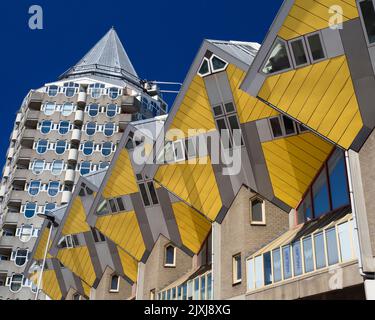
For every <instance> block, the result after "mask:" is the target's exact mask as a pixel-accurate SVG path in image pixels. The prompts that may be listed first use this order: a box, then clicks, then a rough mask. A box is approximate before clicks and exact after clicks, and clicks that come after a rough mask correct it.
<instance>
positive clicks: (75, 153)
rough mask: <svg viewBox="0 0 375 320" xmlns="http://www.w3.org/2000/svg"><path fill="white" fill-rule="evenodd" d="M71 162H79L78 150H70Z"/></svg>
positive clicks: (69, 158) (69, 157)
mask: <svg viewBox="0 0 375 320" xmlns="http://www.w3.org/2000/svg"><path fill="white" fill-rule="evenodd" d="M68 160H69V161H77V160H78V150H77V149H70V150H69V155H68Z"/></svg>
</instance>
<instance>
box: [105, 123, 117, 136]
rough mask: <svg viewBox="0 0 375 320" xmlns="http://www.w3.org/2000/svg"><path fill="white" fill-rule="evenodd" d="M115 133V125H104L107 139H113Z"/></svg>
mask: <svg viewBox="0 0 375 320" xmlns="http://www.w3.org/2000/svg"><path fill="white" fill-rule="evenodd" d="M114 133H115V124H114V123H106V124H105V125H104V135H105V136H106V137H111V136H113V134H114Z"/></svg>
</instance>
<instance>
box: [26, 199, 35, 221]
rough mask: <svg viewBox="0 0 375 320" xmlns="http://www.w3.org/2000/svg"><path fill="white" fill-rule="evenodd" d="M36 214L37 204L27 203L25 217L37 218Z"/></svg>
mask: <svg viewBox="0 0 375 320" xmlns="http://www.w3.org/2000/svg"><path fill="white" fill-rule="evenodd" d="M35 213H36V203H31V202H29V203H26V206H25V217H26V218H27V219H31V218H33V217H34V216H35Z"/></svg>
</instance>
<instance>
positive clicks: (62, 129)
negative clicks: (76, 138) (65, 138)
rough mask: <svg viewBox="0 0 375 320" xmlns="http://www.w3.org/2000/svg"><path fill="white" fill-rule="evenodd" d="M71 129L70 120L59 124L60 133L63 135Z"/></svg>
mask: <svg viewBox="0 0 375 320" xmlns="http://www.w3.org/2000/svg"><path fill="white" fill-rule="evenodd" d="M69 129H70V122H69V121H61V122H60V125H59V133H60V134H61V135H64V134H67V133H68V132H69Z"/></svg>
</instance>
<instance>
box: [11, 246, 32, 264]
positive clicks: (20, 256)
mask: <svg viewBox="0 0 375 320" xmlns="http://www.w3.org/2000/svg"><path fill="white" fill-rule="evenodd" d="M28 253H29V251H28V250H27V249H18V250H17V251H16V258H15V260H14V263H15V264H16V266H18V267H22V266H24V265H25V264H26V262H27V254H28Z"/></svg>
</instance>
